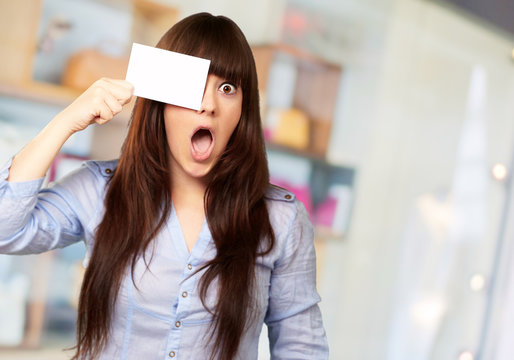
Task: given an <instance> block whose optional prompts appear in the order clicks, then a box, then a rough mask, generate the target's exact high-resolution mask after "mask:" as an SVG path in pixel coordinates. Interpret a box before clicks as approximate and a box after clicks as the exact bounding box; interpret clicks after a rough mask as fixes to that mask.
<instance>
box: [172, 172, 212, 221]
mask: <svg viewBox="0 0 514 360" xmlns="http://www.w3.org/2000/svg"><path fill="white" fill-rule="evenodd" d="M206 187H207V186H206V184H205V182H204V181H203V180H202V179H191V178H187V179H184V178H182V177H181V176H180V175H178V174H174V175H172V179H171V198H172V199H173V205H174V206H175V209H179V208H180V209H183V208H189V209H193V208H194V209H196V210H197V211H201V213H202V214H203V213H204V204H203V201H204V195H205V190H206Z"/></svg>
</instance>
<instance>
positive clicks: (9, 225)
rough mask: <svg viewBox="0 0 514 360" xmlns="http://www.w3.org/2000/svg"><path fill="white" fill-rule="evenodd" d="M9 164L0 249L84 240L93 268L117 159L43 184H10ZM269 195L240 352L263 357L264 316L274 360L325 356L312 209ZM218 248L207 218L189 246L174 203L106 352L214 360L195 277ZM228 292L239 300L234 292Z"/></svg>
mask: <svg viewBox="0 0 514 360" xmlns="http://www.w3.org/2000/svg"><path fill="white" fill-rule="evenodd" d="M10 164H11V162H10V161H9V162H8V163H7V164H6V165H5V166H4V167H3V168H2V169H0V253H4V254H33V253H40V252H43V251H48V250H51V249H55V248H61V247H64V246H67V245H70V244H72V243H75V242H77V241H84V242H85V245H86V258H85V259H84V265H85V266H87V263H88V260H89V254H91V251H92V248H93V244H94V234H95V229H96V227H97V225H98V224H99V223H100V221H101V219H102V217H103V215H104V205H103V199H104V195H105V191H106V184H107V180H108V179H109V178H110V177H111V176H112V173H113V171H114V169H115V168H116V166H117V161H110V162H93V161H89V162H87V163H85V164H84V165H83V166H82V167H81V168H80V169H78V170H76V171H75V172H73V173H71V174H70V175H68V176H67V177H65V178H64V179H63V180H61V181H59V182H58V183H54V184H52V185H51V186H50V187H49V188H47V189H42V190H40V188H41V186H42V183H43V179H39V180H34V181H27V182H17V183H12V182H7V181H6V180H5V179H6V178H7V176H8V169H9V167H10ZM266 202H267V206H268V210H269V214H270V219H271V224H272V226H273V229H274V231H275V236H276V243H275V247H274V248H273V250H272V251H271V252H270V253H269V254H267V255H265V256H263V257H259V258H258V259H257V264H256V291H255V302H254V307H255V309H254V310H255V312H256V314H257V315H256V319H255V321H253V322H252V324H251V326H250V327H249V328H248V329H247V331H245V333H244V334H243V336H242V339H241V345H240V348H239V352H238V355H237V357H236V359H239V360H251V359H257V350H258V343H259V335H260V333H261V329H262V326H263V323H265V324H266V325H267V326H268V336H269V342H270V352H271V359H274V360H279V359H294V360H300V359H309V360H323V359H328V345H327V340H326V335H325V330H324V328H323V323H322V318H321V313H320V310H319V307H318V305H317V304H318V302H319V301H320V297H319V295H318V293H317V291H316V255H315V252H314V244H313V230H312V225H311V223H310V221H309V219H308V215H307V212H306V211H305V208H304V207H303V205H302V204H301V203H300V202H299V201H298V200H296V199H295V197H294V195H293V194H292V193H289V192H287V191H285V190H282V189H279V188H276V187H273V186H270V187H269V189H268V191H267V193H266ZM113 241H115V239H113ZM215 252H216V249H215V246H214V242H213V240H212V237H211V234H210V231H209V227H208V226H207V223H206V222H204V224H203V228H202V230H201V233H200V236H199V238H198V240H197V242H196V243H195V245H194V247H193V248H192V250H191V252H189V251H188V249H187V247H186V243H185V241H184V238H183V234H182V230H181V227H180V224H179V221H178V218H177V215H176V213H175V210H174V209H173V210H172V212H171V215H170V218H169V220H168V222H167V223H166V225H165V226H164V227H163V229H162V231H161V232H160V233H159V234H158V236H157V237H156V238H155V240H154V241H153V242H152V244H151V245H150V246H149V249H148V251H147V254H146V259H147V260H148V259H151V262H150V265H149V270H147V269H146V265H145V263H144V260H143V259H142V258H141V259H140V260H139V261H138V262H137V264H136V267H135V272H134V280H135V284H136V286H137V288H136V287H134V284H133V283H132V280H131V278H130V271H129V270H128V271H127V275H126V276H125V278H124V280H123V282H122V285H121V288H120V293H119V296H118V300H117V303H116V307H115V313H114V316H113V322H112V328H111V336H110V339H109V342H108V345H107V347H106V349H105V351H104V352H103V354H102V356H101V359H103V360H113V359H134V360H141V359H144V360H152V359H156V360H157V359H159V360H170V359H181V360H204V359H208V357H209V354H210V350H211V339H209V338H208V336H207V335H206V334H208V331H207V330H208V326H209V324H210V322H211V320H212V315H211V314H210V313H209V312H208V311H207V310H206V309H205V308H204V306H203V305H202V302H201V301H200V297H199V289H198V284H199V279H200V277H201V275H202V272H200V273H197V274H195V275H194V276H191V277H188V276H189V275H190V274H191V273H193V272H194V271H195V270H196V269H197V268H198V267H200V266H201V265H202V264H205V263H206V262H207V261H209V260H210V259H212V258H213V257H214V255H215ZM213 285H214V286H213ZM224 296H231V297H233V298H234V301H237V294H224ZM216 299H217V287H216V286H215V284H211V286H210V287H209V293H208V294H207V299H206V305H207V307H210V308H212V307H213V306H214V303H215V301H216Z"/></svg>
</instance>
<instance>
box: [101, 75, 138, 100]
mask: <svg viewBox="0 0 514 360" xmlns="http://www.w3.org/2000/svg"><path fill="white" fill-rule="evenodd" d="M97 83H98V86H100V87H102V88H104V89H105V90H107V91H108V92H110V93H111V94H112V95H114V97H115V98H116V99H117V100H118V101H119V102H120V104H121V105H125V104H126V103H128V102H129V101H130V99H131V98H132V93H133V91H134V87H133V86H132V84H131V83H129V82H128V81H125V80H119V79H109V78H102V79H100V80H98V81H97Z"/></svg>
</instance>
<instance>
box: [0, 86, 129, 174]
mask: <svg viewBox="0 0 514 360" xmlns="http://www.w3.org/2000/svg"><path fill="white" fill-rule="evenodd" d="M132 91H133V87H132V85H131V84H130V83H128V82H127V81H124V80H114V79H107V78H103V79H100V80H98V81H96V82H95V83H94V84H93V85H91V86H90V87H89V88H88V89H87V90H86V91H84V93H82V95H80V96H79V97H78V98H77V99H76V100H75V101H73V102H72V103H71V105H69V106H68V107H67V108H66V109H64V110H63V111H61V112H60V113H59V114H58V115H57V116H56V117H55V118H53V119H52V121H50V122H49V123H48V124H47V125H46V126H45V127H44V129H43V130H41V132H40V133H39V134H38V135H37V136H36V137H35V138H34V139H32V141H31V142H29V143H28V144H27V146H25V147H24V148H23V149H22V150H21V151H20V152H19V153H18V154H17V155H16V156H15V157H14V159H13V161H12V164H11V168H10V169H9V176H8V177H7V180H8V181H28V180H34V179H38V178H41V177H43V176H44V175H45V174H46V172H47V171H48V168H49V167H50V164H51V163H52V161H53V160H54V158H55V156H56V155H57V153H58V152H59V150H60V149H61V147H62V146H63V145H64V143H65V142H66V140H68V138H69V137H70V136H71V135H72V134H73V133H76V132H77V131H80V130H84V129H85V128H87V127H88V126H89V125H90V124H92V123H97V124H105V123H106V122H108V121H109V120H111V119H112V118H113V117H114V115H116V114H117V113H119V112H120V111H121V109H122V107H123V105H125V104H126V103H128V102H129V101H130V99H131V98H132Z"/></svg>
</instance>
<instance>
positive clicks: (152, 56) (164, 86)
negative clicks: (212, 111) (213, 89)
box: [125, 43, 211, 110]
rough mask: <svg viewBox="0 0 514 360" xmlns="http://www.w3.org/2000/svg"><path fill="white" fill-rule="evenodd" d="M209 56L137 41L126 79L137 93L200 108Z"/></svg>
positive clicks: (174, 103)
mask: <svg viewBox="0 0 514 360" xmlns="http://www.w3.org/2000/svg"><path fill="white" fill-rule="evenodd" d="M210 63H211V62H210V60H206V59H201V58H198V57H194V56H190V55H184V54H179V53H176V52H173V51H168V50H162V49H158V48H155V47H151V46H146V45H141V44H137V43H134V44H133V45H132V51H131V53H130V60H129V65H128V69H127V76H126V78H125V79H126V80H127V81H128V82H130V83H131V84H132V85H133V86H134V95H136V96H139V97H144V98H147V99H151V100H156V101H161V102H164V103H167V104H172V105H177V106H182V107H186V108H189V109H194V110H199V109H200V107H201V105H202V98H203V92H204V90H205V83H206V81H207V75H208V73H209V65H210Z"/></svg>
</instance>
